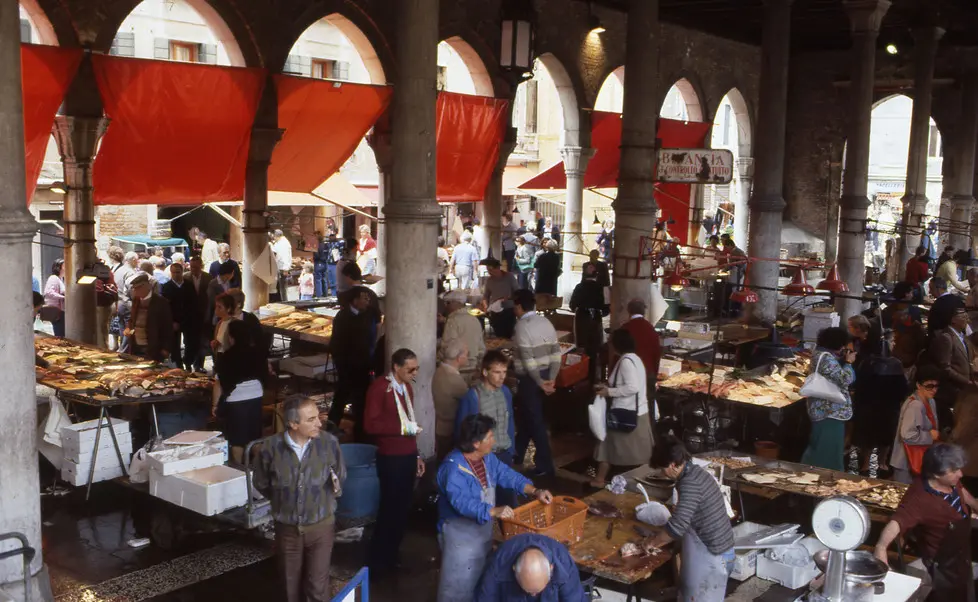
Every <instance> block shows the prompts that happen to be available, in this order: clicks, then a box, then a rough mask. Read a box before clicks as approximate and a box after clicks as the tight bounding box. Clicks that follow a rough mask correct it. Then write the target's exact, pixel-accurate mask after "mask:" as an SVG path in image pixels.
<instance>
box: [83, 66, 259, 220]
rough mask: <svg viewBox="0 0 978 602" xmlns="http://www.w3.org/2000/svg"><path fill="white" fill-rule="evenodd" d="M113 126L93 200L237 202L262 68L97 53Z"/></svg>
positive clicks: (99, 77) (96, 173)
mask: <svg viewBox="0 0 978 602" xmlns="http://www.w3.org/2000/svg"><path fill="white" fill-rule="evenodd" d="M92 64H93V67H94V68H95V78H96V80H97V82H98V87H99V92H100V94H101V96H102V103H103V105H104V107H105V114H106V116H107V117H108V118H109V119H110V122H109V127H108V129H107V131H106V133H105V136H104V137H103V139H102V145H101V148H100V149H99V152H98V155H97V156H96V158H95V166H94V173H93V177H94V181H95V182H94V184H95V186H94V187H95V204H96V205H140V204H146V203H149V204H159V205H191V204H193V205H196V204H199V203H202V202H220V201H230V200H234V199H240V198H242V196H243V195H244V181H245V168H246V164H247V161H248V149H249V145H250V142H251V129H252V127H253V125H254V121H255V113H256V111H257V109H258V101H259V98H260V97H261V93H262V88H263V86H264V81H265V71H264V70H262V69H242V68H237V67H218V66H214V65H199V64H193V63H178V62H170V61H153V60H146V59H132V58H121V57H116V56H103V55H93V56H92Z"/></svg>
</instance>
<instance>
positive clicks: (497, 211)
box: [478, 128, 516, 260]
mask: <svg viewBox="0 0 978 602" xmlns="http://www.w3.org/2000/svg"><path fill="white" fill-rule="evenodd" d="M515 148H516V128H507V130H506V139H505V140H504V141H503V143H502V144H500V145H499V157H498V159H497V160H496V168H495V169H494V170H493V172H492V177H491V178H489V185H488V186H486V193H485V195H484V197H483V201H482V240H480V241H478V243H479V248H480V249H484V250H485V253H486V255H487V256H488V255H492V256H493V257H495V258H496V259H499V260H501V259H502V258H503V236H502V234H503V172H505V171H506V163H507V162H508V161H509V156H510V155H511V154H512V153H513V149H515Z"/></svg>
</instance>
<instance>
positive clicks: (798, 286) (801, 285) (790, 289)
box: [781, 267, 815, 297]
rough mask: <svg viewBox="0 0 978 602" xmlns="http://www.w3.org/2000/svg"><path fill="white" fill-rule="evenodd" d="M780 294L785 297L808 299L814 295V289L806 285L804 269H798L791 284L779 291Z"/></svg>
mask: <svg viewBox="0 0 978 602" xmlns="http://www.w3.org/2000/svg"><path fill="white" fill-rule="evenodd" d="M781 292H782V293H783V294H784V295H785V296H787V297H808V296H811V295H814V294H815V289H814V288H813V287H812V285H811V284H808V280H807V279H806V278H805V270H804V268H801V267H799V268H798V271H797V272H795V277H794V278H792V280H791V283H790V284H788V285H787V286H785V287H784V288H783V289H781Z"/></svg>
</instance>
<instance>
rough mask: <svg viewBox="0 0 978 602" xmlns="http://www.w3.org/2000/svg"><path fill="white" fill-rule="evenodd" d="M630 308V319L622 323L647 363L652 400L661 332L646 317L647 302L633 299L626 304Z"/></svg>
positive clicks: (657, 373) (638, 353) (649, 394)
mask: <svg viewBox="0 0 978 602" xmlns="http://www.w3.org/2000/svg"><path fill="white" fill-rule="evenodd" d="M626 308H627V309H628V315H629V318H628V321H627V322H625V323H624V324H622V325H621V327H622V328H624V329H625V330H627V331H628V333H629V334H631V335H632V338H633V339H635V355H637V356H639V357H640V358H642V364H644V365H645V375H646V377H647V378H648V388H647V393H648V398H649V400H650V401H651V400H652V394H653V392H654V391H655V383H656V380H657V379H658V377H659V360H660V359H661V358H662V346H661V344H660V342H659V333H657V332H656V331H655V326H653V325H652V323H651V322H649V321H648V320H646V319H645V311H646V309H647V308H646V307H645V302H644V301H642V300H641V299H632V300H631V301H629V302H628V305H627V306H626Z"/></svg>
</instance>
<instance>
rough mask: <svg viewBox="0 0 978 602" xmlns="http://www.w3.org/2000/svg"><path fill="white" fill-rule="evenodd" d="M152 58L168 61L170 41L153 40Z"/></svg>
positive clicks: (164, 39) (162, 39)
mask: <svg viewBox="0 0 978 602" xmlns="http://www.w3.org/2000/svg"><path fill="white" fill-rule="evenodd" d="M153 58H154V59H164V60H169V58H170V40H168V39H166V38H153Z"/></svg>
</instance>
